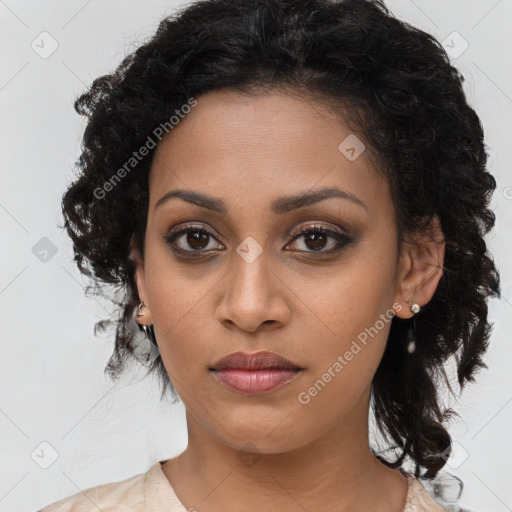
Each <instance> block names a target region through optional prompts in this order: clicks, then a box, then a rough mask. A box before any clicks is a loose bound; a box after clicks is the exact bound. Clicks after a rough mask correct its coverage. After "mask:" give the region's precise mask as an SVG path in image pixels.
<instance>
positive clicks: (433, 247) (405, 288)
mask: <svg viewBox="0 0 512 512" xmlns="http://www.w3.org/2000/svg"><path fill="white" fill-rule="evenodd" d="M405 238H406V239H405V240H404V241H403V242H402V248H401V251H400V256H399V263H398V272H397V282H396V294H395V303H397V304H400V305H401V306H402V307H401V309H400V311H398V309H397V310H396V316H398V317H400V318H410V317H412V316H413V314H414V313H412V312H411V309H410V308H411V306H412V304H413V303H414V302H416V303H417V304H418V305H419V306H420V307H422V306H425V304H427V303H428V302H429V301H430V299H431V298H432V297H433V295H434V292H435V291H436V288H437V285H438V283H439V280H440V279H441V276H442V275H443V264H444V250H445V240H444V234H443V231H442V229H441V223H440V222H439V218H438V217H437V215H435V216H433V217H432V219H431V221H430V223H429V224H428V226H427V228H426V229H425V230H424V231H422V232H415V233H409V234H408V236H407V237H405Z"/></svg>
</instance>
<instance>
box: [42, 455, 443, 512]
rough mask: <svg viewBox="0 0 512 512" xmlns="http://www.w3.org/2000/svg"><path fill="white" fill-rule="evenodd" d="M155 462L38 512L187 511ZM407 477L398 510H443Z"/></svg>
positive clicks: (410, 476) (416, 482)
mask: <svg viewBox="0 0 512 512" xmlns="http://www.w3.org/2000/svg"><path fill="white" fill-rule="evenodd" d="M164 462H165V461H159V462H156V463H155V464H153V466H151V467H150V468H149V470H148V471H147V472H146V473H141V474H139V475H135V476H133V477H131V478H128V479H126V480H122V481H120V482H112V483H107V484H103V485H99V486H96V487H91V488H89V489H86V490H85V491H83V492H79V493H77V494H74V495H72V496H69V497H67V498H64V499H62V500H60V501H57V502H55V503H52V504H50V505H48V506H46V507H45V508H43V509H42V510H40V511H39V512H86V511H87V512H97V511H98V510H101V511H102V512H190V511H193V510H194V509H193V508H191V509H189V510H187V509H186V508H185V506H184V505H183V504H182V503H181V502H180V500H179V499H178V497H177V496H176V494H175V492H174V489H173V488H172V486H171V484H170V482H169V481H168V480H167V477H166V476H165V474H164V472H163V471H162V466H161V465H162V464H163V463H164ZM401 471H402V474H404V475H405V476H406V478H407V483H408V492H407V501H406V504H405V507H404V509H403V511H402V512H447V511H448V510H449V509H446V508H444V507H443V506H441V505H440V504H439V503H437V502H436V501H435V500H434V499H433V498H432V497H431V496H430V495H429V494H428V492H427V491H426V489H425V487H423V484H422V483H421V482H420V480H418V479H417V478H416V477H414V476H413V475H411V474H410V473H407V472H405V471H403V470H401Z"/></svg>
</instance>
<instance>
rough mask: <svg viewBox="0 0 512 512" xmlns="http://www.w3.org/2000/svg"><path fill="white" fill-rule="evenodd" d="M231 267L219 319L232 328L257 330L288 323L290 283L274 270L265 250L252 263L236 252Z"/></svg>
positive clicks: (226, 277) (218, 311) (226, 279)
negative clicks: (288, 284)
mask: <svg viewBox="0 0 512 512" xmlns="http://www.w3.org/2000/svg"><path fill="white" fill-rule="evenodd" d="M231 263H232V265H231V270H230V272H228V274H227V275H226V276H225V281H224V282H225V283H226V284H225V288H224V295H223V297H222V300H221V301H220V303H219V306H218V308H217V314H216V317H217V320H218V321H219V322H221V323H222V324H223V325H224V326H225V327H227V328H229V329H233V328H238V329H240V330H243V331H245V332H250V333H254V332H256V331H258V330H262V329H264V330H273V329H276V328H279V327H283V326H284V325H286V324H288V322H289V321H290V318H291V310H290V307H289V305H288V304H287V297H288V296H290V294H291V292H290V293H287V290H288V291H289V288H288V286H287V284H286V283H285V282H284V281H283V280H282V279H281V278H280V277H279V276H278V271H277V270H274V269H272V267H271V264H270V262H269V261H268V259H267V257H266V254H265V252H263V253H262V254H260V255H259V256H258V257H257V258H256V259H255V260H254V261H252V262H248V261H246V260H244V258H242V257H240V256H239V255H238V254H237V253H235V254H233V261H232V262H231Z"/></svg>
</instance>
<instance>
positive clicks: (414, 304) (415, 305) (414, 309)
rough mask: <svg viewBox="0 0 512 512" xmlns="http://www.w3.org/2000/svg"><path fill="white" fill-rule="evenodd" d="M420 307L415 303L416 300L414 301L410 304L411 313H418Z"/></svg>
mask: <svg viewBox="0 0 512 512" xmlns="http://www.w3.org/2000/svg"><path fill="white" fill-rule="evenodd" d="M420 309H421V308H420V306H419V304H416V302H414V303H413V305H412V306H411V311H412V312H413V313H418V312H419V310H420Z"/></svg>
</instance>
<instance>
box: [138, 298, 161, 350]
mask: <svg viewBox="0 0 512 512" xmlns="http://www.w3.org/2000/svg"><path fill="white" fill-rule="evenodd" d="M143 307H144V302H141V303H140V304H139V306H138V308H137V316H143V315H144V313H143V312H142V308H143ZM139 325H140V327H141V328H142V329H143V330H144V333H145V334H146V336H147V337H148V338H149V341H151V343H153V345H155V347H157V348H158V344H157V342H156V337H155V331H154V329H153V324H150V325H141V324H139Z"/></svg>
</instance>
